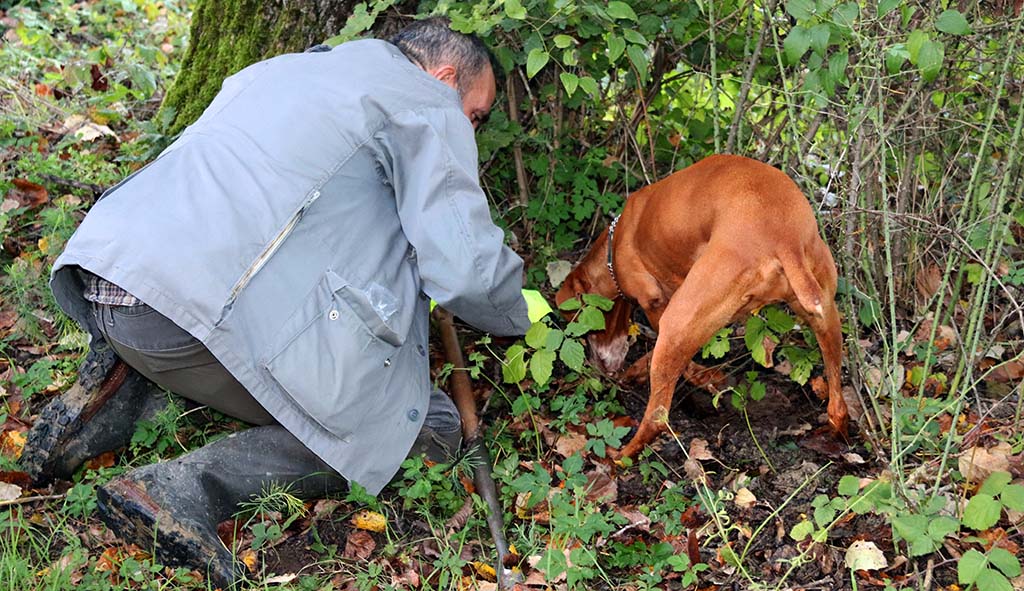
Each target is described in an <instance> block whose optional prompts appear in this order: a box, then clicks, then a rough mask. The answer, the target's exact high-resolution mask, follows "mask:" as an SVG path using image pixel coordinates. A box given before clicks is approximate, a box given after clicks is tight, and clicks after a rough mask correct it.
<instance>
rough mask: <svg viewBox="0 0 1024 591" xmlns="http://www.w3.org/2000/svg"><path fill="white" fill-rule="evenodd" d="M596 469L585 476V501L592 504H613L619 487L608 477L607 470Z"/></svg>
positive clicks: (617, 496)
mask: <svg viewBox="0 0 1024 591" xmlns="http://www.w3.org/2000/svg"><path fill="white" fill-rule="evenodd" d="M602 468H604V467H603V466H601V467H598V468H597V469H596V470H594V471H593V472H590V473H588V474H587V488H586V491H587V500H588V501H590V502H593V503H614V502H615V500H616V499H618V498H619V485H618V483H617V482H616V481H615V479H614V478H612V477H610V476H609V475H608V471H607V468H604V469H602Z"/></svg>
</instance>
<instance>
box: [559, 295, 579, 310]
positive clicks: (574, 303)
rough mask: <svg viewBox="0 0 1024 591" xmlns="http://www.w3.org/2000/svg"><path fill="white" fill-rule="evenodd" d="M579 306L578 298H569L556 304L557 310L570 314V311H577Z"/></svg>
mask: <svg viewBox="0 0 1024 591" xmlns="http://www.w3.org/2000/svg"><path fill="white" fill-rule="evenodd" d="M581 306H582V304H580V299H579V298H569V299H567V300H565V301H564V302H562V303H561V304H558V309H559V310H562V311H564V312H571V311H572V310H579V309H580V307H581Z"/></svg>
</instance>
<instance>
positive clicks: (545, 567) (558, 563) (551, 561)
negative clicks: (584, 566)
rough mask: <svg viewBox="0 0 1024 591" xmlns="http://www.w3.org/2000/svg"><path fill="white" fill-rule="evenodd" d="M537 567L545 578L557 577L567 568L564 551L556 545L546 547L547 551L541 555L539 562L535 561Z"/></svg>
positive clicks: (553, 578) (552, 578)
mask: <svg viewBox="0 0 1024 591" xmlns="http://www.w3.org/2000/svg"><path fill="white" fill-rule="evenodd" d="M537 568H538V569H540V570H541V572H543V573H544V576H545V578H546V579H547V580H549V581H553V580H555V579H557V578H558V576H559V575H561V574H562V573H564V572H565V570H566V569H567V568H568V564H567V563H566V560H565V553H564V552H563V551H562V550H561V549H559V548H556V547H551V548H548V551H547V552H545V553H544V555H543V556H541V558H540V562H538V563H537Z"/></svg>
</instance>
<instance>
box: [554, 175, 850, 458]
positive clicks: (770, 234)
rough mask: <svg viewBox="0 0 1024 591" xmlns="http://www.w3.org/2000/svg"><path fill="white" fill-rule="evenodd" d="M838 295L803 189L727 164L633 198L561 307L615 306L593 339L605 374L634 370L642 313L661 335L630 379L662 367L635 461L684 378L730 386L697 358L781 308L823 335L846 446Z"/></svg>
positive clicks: (572, 281)
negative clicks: (762, 312)
mask: <svg viewBox="0 0 1024 591" xmlns="http://www.w3.org/2000/svg"><path fill="white" fill-rule="evenodd" d="M609 234H611V236H612V238H611V241H612V243H611V247H610V248H609V244H608V241H609ZM835 292H836V265H835V262H834V261H833V259H832V253H831V252H829V249H828V246H826V245H825V243H824V242H823V241H822V240H821V238H820V237H819V236H818V226H817V223H816V222H815V219H814V213H813V211H812V210H811V206H810V204H809V203H808V202H807V199H806V198H805V197H804V195H803V193H801V192H800V189H799V188H797V186H796V184H795V183H794V182H793V181H792V180H791V179H790V178H789V177H788V176H786V174H785V173H783V172H781V171H780V170H778V169H776V168H773V167H771V166H768V165H767V164H763V163H761V162H758V161H756V160H751V159H749V158H743V157H741V156H726V155H722V156H711V157H709V158H706V159H704V160H701V161H700V162H698V163H696V164H694V165H693V166H690V167H689V168H686V169H685V170H681V171H679V172H677V173H675V174H673V175H671V176H669V177H668V178H665V179H664V180H662V181H659V182H657V183H654V184H653V185H650V186H647V187H644V188H643V189H640V190H639V191H637V192H636V193H633V194H632V195H630V197H629V199H627V200H626V206H625V208H623V211H622V214H621V216H619V217H618V218H616V221H615V222H613V224H612V226H610V227H609V230H607V231H605V232H603V233H602V234H601V236H600V237H598V239H597V241H596V242H595V243H594V245H593V246H592V247H591V249H590V252H588V253H587V255H586V256H585V257H584V258H583V260H582V261H581V262H580V263H579V265H577V266H576V268H575V269H573V271H572V273H570V274H569V276H568V277H567V278H566V280H565V282H564V283H563V284H562V287H561V289H559V291H558V295H557V296H556V300H557V302H558V303H559V304H561V303H562V302H564V301H565V300H566V299H569V298H571V297H575V296H577V295H580V294H584V293H596V294H600V295H602V296H605V297H607V298H609V299H612V300H614V301H615V306H614V307H613V308H612V309H611V311H610V312H608V313H606V314H605V320H606V327H605V330H604V331H601V332H598V333H594V334H593V335H591V336H590V338H589V341H590V345H591V352H592V360H593V362H594V363H595V364H596V365H597V366H598V367H599V368H600V369H602V370H603V371H605V372H607V373H612V374H614V373H616V372H617V371H618V370H619V369H620V368H621V367H622V363H623V361H624V360H625V357H626V350H627V347H628V345H627V329H628V327H629V321H630V316H631V314H632V310H633V302H636V303H637V304H639V305H640V307H641V308H643V310H644V312H646V314H647V319H648V320H649V321H650V323H651V327H652V328H654V330H656V331H657V332H658V340H657V342H656V343H655V346H654V350H653V351H652V352H651V353H650V354H648V356H645V357H644V358H643V359H641V360H640V361H638V362H637V364H636V365H634V367H633V369H631V370H630V371H629V372H628V373H632V374H635V373H637V371H636V370H637V369H639V370H640V371H641V372H643V371H646V368H647V363H648V361H649V362H650V387H651V396H650V399H649V400H648V402H647V410H646V411H645V412H644V418H643V420H642V421H641V422H640V427H639V429H638V430H637V433H636V435H635V436H634V437H633V439H632V440H631V441H630V442H629V443H628V444H626V446H625V447H624V448H623V449H622V451H621V454H620V455H621V456H629V457H631V456H634V455H635V454H636V453H637V452H639V451H640V450H641V449H643V447H644V446H645V445H647V444H648V443H650V442H651V440H653V439H654V437H655V436H657V435H658V434H659V433H660V432H661V431H663V430H665V427H666V426H667V425H668V422H667V420H668V411H669V409H670V408H671V406H672V395H673V393H674V391H675V387H676V382H678V381H679V376H680V375H684V376H686V378H687V380H689V381H690V382H691V383H694V384H695V385H698V386H708V385H712V386H714V385H721V384H722V383H723V382H724V376H723V375H722V374H721V373H720V372H717V371H714V370H709V369H707V368H705V367H702V366H700V365H698V364H697V363H695V362H693V361H692V357H693V356H694V354H695V353H696V352H697V350H698V349H700V347H701V346H702V345H704V343H705V342H707V341H708V340H709V339H710V338H711V337H712V336H713V335H714V334H715V333H716V332H717V331H718V330H719V329H721V328H722V327H723V326H725V325H726V324H728V323H729V322H732V321H735V320H739V319H742V318H743V317H744V316H746V315H747V314H750V313H751V312H752V311H754V310H757V309H758V308H760V307H761V306H764V305H766V304H771V303H773V302H786V303H787V304H789V306H790V308H792V309H793V311H794V312H795V313H796V314H797V316H798V317H799V318H800V319H802V320H803V321H804V322H805V323H806V324H807V325H809V326H810V327H811V328H812V329H813V330H814V334H815V336H816V337H817V339H818V344H819V345H820V347H821V352H822V357H823V360H824V363H825V377H826V379H827V381H828V421H829V425H830V426H831V427H832V429H833V430H834V431H835V432H836V433H840V434H844V435H845V433H846V427H847V411H846V402H845V401H844V400H843V397H842V393H841V390H840V384H839V372H840V362H841V357H842V345H843V340H842V333H841V332H840V325H839V311H838V309H836V305H835V301H834V298H835Z"/></svg>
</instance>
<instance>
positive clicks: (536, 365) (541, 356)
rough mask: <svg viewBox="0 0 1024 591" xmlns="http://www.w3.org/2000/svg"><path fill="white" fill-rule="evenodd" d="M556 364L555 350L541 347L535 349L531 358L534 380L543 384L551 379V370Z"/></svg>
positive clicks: (531, 370)
mask: <svg viewBox="0 0 1024 591" xmlns="http://www.w3.org/2000/svg"><path fill="white" fill-rule="evenodd" d="M554 366H555V352H554V351H548V350H547V349H541V350H539V351H535V352H534V354H533V357H531V358H530V375H531V376H533V381H535V382H537V384H538V385H541V386H543V385H544V384H546V383H548V380H550V379H551V371H552V369H554Z"/></svg>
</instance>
